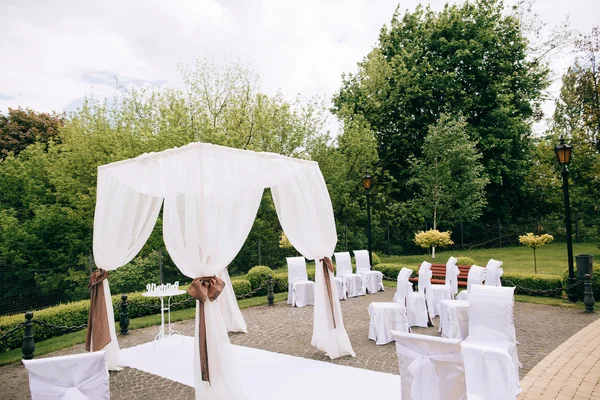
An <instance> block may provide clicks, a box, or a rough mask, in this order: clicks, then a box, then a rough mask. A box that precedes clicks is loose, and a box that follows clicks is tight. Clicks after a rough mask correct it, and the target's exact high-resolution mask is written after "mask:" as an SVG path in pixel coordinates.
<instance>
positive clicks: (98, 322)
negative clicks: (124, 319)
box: [85, 268, 111, 351]
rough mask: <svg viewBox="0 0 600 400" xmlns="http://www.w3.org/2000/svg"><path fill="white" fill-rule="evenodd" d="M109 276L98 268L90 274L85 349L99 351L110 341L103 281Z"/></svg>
mask: <svg viewBox="0 0 600 400" xmlns="http://www.w3.org/2000/svg"><path fill="white" fill-rule="evenodd" d="M106 278H108V272H107V271H105V270H103V269H100V268H98V269H97V270H96V271H94V272H93V273H92V275H91V276H90V284H89V286H88V288H89V289H90V312H89V314H88V325H87V335H86V337H85V349H86V350H87V351H90V349H91V351H97V350H100V349H103V348H104V347H105V346H106V345H107V344H109V343H110V341H111V338H110V329H109V328H108V313H107V311H106V299H105V296H104V284H103V281H104V280H105V279H106Z"/></svg>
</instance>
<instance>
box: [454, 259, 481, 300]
mask: <svg viewBox="0 0 600 400" xmlns="http://www.w3.org/2000/svg"><path fill="white" fill-rule="evenodd" d="M486 273H487V270H486V268H483V267H480V266H478V265H472V266H471V268H470V269H469V275H468V276H467V290H463V291H462V292H460V293H459V294H458V296H456V298H457V300H468V299H469V293H471V288H472V287H473V286H475V285H483V281H485V279H486Z"/></svg>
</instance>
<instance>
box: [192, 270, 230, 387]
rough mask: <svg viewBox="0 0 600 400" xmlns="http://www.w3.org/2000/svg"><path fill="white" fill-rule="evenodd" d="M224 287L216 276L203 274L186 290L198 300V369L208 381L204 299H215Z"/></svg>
mask: <svg viewBox="0 0 600 400" xmlns="http://www.w3.org/2000/svg"><path fill="white" fill-rule="evenodd" d="M224 288H225V282H224V281H223V280H222V279H221V278H218V277H216V276H203V277H201V278H196V279H194V280H193V281H192V283H191V284H190V286H188V289H187V292H188V293H189V295H190V296H192V297H193V298H195V299H196V300H198V301H199V302H200V303H199V307H200V320H199V321H198V340H199V342H200V343H199V347H200V369H201V370H202V380H203V381H205V382H209V383H210V374H209V371H208V348H207V345H206V318H205V316H204V303H205V302H206V300H209V301H211V302H212V301H215V300H216V299H217V297H219V295H220V294H221V292H222V291H223V289H224Z"/></svg>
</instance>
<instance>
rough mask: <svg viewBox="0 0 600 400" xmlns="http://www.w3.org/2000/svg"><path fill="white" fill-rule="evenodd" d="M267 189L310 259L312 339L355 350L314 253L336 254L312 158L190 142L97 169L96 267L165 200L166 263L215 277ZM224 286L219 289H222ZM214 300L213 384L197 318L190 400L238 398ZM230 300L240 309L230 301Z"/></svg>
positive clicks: (122, 257) (109, 266)
mask: <svg viewBox="0 0 600 400" xmlns="http://www.w3.org/2000/svg"><path fill="white" fill-rule="evenodd" d="M269 187H270V188H271V192H272V195H273V200H274V203H275V207H276V209H277V215H278V217H279V220H280V223H281V226H282V227H283V230H284V232H285V233H286V235H287V237H288V238H289V240H290V242H291V243H292V245H293V246H294V247H295V248H296V249H297V250H298V251H299V252H300V253H301V254H302V255H303V256H305V257H306V258H308V259H310V260H315V262H316V266H317V268H316V274H315V281H316V288H315V306H314V327H313V338H312V344H313V345H314V346H316V347H317V348H318V349H320V350H322V351H324V352H326V353H327V354H328V355H329V357H331V358H337V357H341V356H344V355H352V356H354V351H353V350H352V346H351V344H350V340H349V339H348V334H347V333H346V329H345V328H344V324H343V320H342V312H341V307H340V303H339V299H338V296H332V299H333V304H330V302H329V296H328V294H327V288H326V283H325V273H327V274H329V280H330V281H332V282H333V274H332V273H331V272H330V271H329V270H328V269H327V268H324V267H323V262H322V261H321V260H322V259H323V258H324V257H331V255H332V254H333V251H334V248H335V244H336V242H337V233H336V229H335V221H334V217H333V208H332V205H331V199H330V197H329V193H328V192H327V187H326V185H325V181H324V179H323V175H322V174H321V171H320V169H319V166H318V164H317V163H316V162H312V161H305V160H299V159H294V158H289V157H284V156H281V155H277V154H272V153H259V152H253V151H245V150H238V149H232V148H228V147H221V146H215V145H210V144H205V143H193V144H190V145H187V146H185V147H181V148H175V149H171V150H166V151H163V152H160V153H150V154H143V155H141V156H139V157H136V158H133V159H130V160H125V161H120V162H116V163H112V164H108V165H103V166H100V167H99V168H98V188H97V198H96V213H95V218H94V259H95V262H96V265H97V267H98V268H100V269H104V270H115V269H117V268H119V267H121V266H123V265H125V264H127V263H128V262H129V261H131V260H132V259H133V258H134V257H135V255H136V254H137V253H138V252H139V251H140V250H141V248H142V247H143V245H144V243H145V242H146V241H147V240H148V237H149V236H150V234H151V232H152V230H153V228H154V225H155V223H156V220H157V218H158V214H159V211H160V208H161V205H162V204H163V201H164V210H163V237H164V242H165V245H166V248H167V250H168V252H169V254H170V256H171V258H172V260H173V262H174V263H175V264H176V265H177V267H178V268H179V269H180V270H181V272H182V273H183V274H185V275H186V276H188V277H190V278H192V279H194V278H199V277H209V276H215V275H220V276H221V277H222V276H223V274H222V273H223V271H225V268H226V267H227V265H228V264H229V263H230V262H231V261H232V260H233V259H234V257H235V256H236V255H237V253H238V252H239V250H240V249H241V247H242V245H243V244H244V241H245V240H246V238H247V236H248V234H249V232H250V229H251V227H252V224H253V222H254V219H255V217H256V213H257V211H258V208H259V205H260V201H261V198H262V194H263V190H264V189H265V188H269ZM324 271H326V272H324ZM227 278H228V277H227ZM223 280H224V281H225V282H226V284H229V283H230V281H229V279H223ZM334 288H335V286H334ZM104 290H105V293H106V304H107V311H108V312H109V318H108V319H109V324H110V332H111V338H112V341H111V343H110V344H109V345H108V346H106V349H107V362H108V364H109V367H111V366H112V367H114V366H116V365H117V364H118V352H119V346H118V343H117V339H116V334H115V327H114V319H113V318H112V304H110V291H109V289H108V284H107V285H104ZM227 293H228V291H227V290H224V291H223V293H222V294H221V296H226V295H227ZM229 295H230V294H229ZM219 300H220V298H218V299H217V300H216V301H214V302H210V301H206V302H205V304H204V312H205V318H206V342H207V354H208V366H209V368H208V369H209V370H210V384H208V382H204V381H202V380H201V373H200V368H201V367H200V357H199V355H198V354H199V344H198V335H199V332H198V323H196V349H195V361H194V376H195V377H196V378H195V379H196V381H195V385H194V386H195V388H196V399H211V400H219V399H227V400H233V399H243V398H244V395H243V390H242V389H241V388H240V385H239V380H238V378H237V376H236V372H235V364H234V360H233V356H232V353H231V347H230V343H229V338H228V336H227V325H228V324H227V322H226V321H225V320H224V318H223V316H222V312H223V306H222V305H221V307H219V304H218V303H219ZM196 303H197V306H196V320H198V318H199V311H198V310H199V305H198V303H199V302H198V301H197V302H196ZM227 304H229V305H230V307H237V303H236V302H235V301H228V302H227ZM231 312H232V313H233V314H235V310H233V311H231ZM332 312H333V316H332ZM237 313H239V310H237ZM334 320H335V328H334V322H333V321H334ZM94 350H99V349H94Z"/></svg>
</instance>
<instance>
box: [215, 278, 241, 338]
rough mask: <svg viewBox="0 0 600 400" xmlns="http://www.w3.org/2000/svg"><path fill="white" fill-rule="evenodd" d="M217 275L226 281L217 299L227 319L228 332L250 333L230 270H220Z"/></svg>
mask: <svg viewBox="0 0 600 400" xmlns="http://www.w3.org/2000/svg"><path fill="white" fill-rule="evenodd" d="M217 276H218V277H219V278H221V280H223V282H225V288H224V289H223V291H222V292H221V295H220V296H219V298H218V299H217V303H218V304H219V309H220V310H221V315H222V316H223V320H224V321H225V327H226V328H227V332H242V333H248V328H246V320H244V316H243V315H242V312H241V311H240V307H239V306H238V303H237V298H236V297H235V292H234V291H233V285H232V284H231V278H230V277H229V271H228V270H227V268H225V269H224V270H223V271H221V272H219V273H218V274H217Z"/></svg>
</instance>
